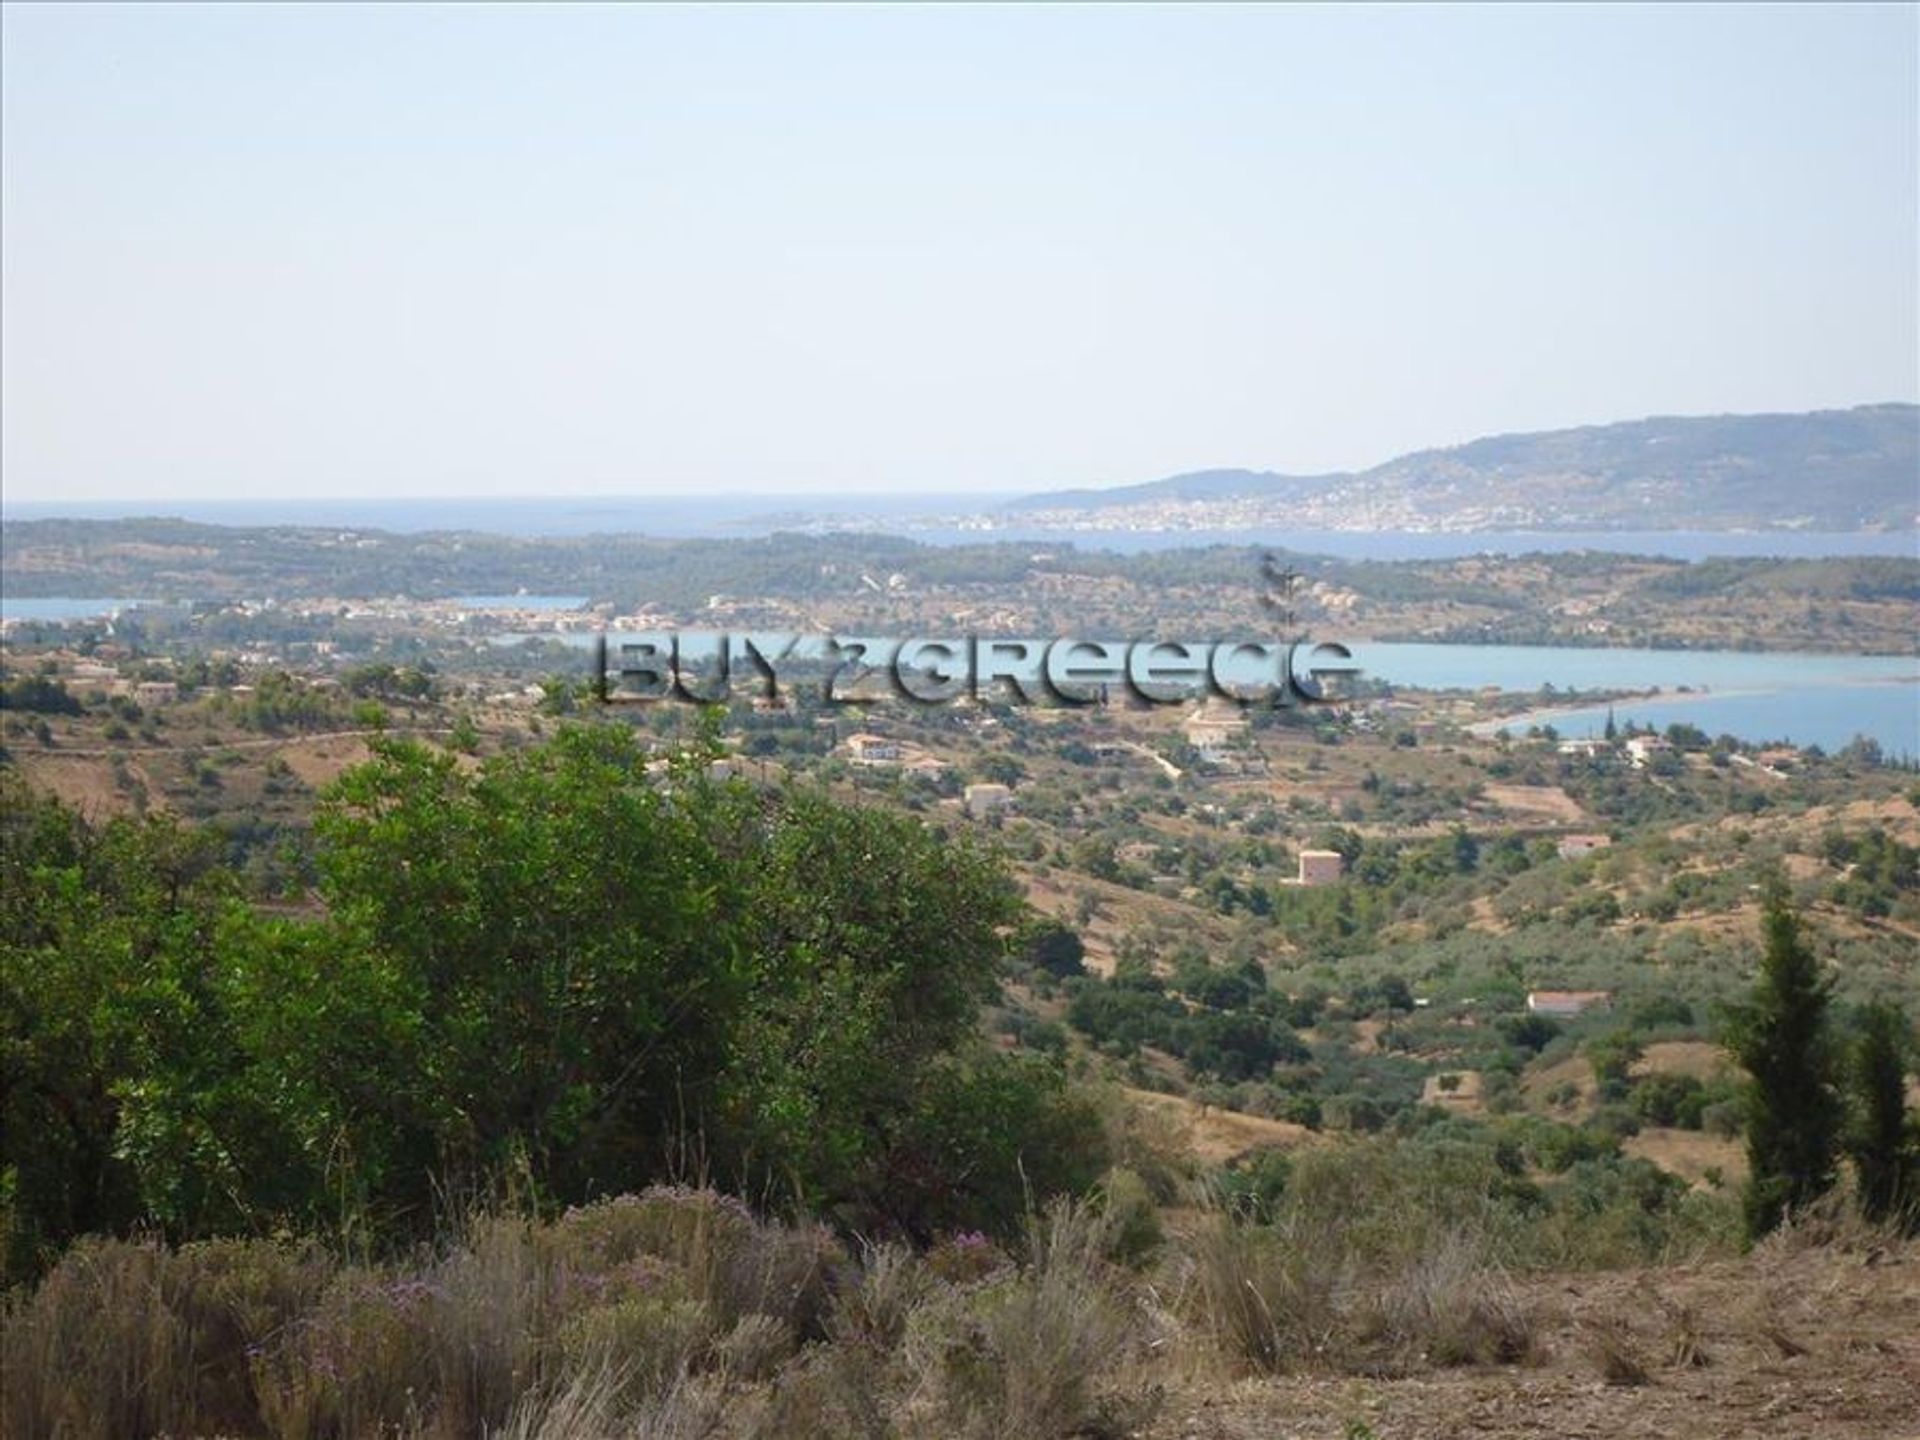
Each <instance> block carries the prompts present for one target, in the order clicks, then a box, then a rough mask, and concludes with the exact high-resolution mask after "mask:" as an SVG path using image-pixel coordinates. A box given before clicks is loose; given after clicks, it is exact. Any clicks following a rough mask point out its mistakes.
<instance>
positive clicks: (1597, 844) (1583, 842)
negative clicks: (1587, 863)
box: [1554, 835, 1613, 860]
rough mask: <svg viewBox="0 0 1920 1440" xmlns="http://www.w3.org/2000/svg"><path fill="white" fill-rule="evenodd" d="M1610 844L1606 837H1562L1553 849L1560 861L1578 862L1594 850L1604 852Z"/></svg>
mask: <svg viewBox="0 0 1920 1440" xmlns="http://www.w3.org/2000/svg"><path fill="white" fill-rule="evenodd" d="M1611 844H1613V840H1612V839H1611V837H1609V836H1606V835H1562V836H1561V837H1560V843H1559V844H1558V845H1556V846H1555V847H1554V849H1555V850H1557V851H1558V852H1559V854H1560V858H1561V859H1562V860H1580V859H1583V858H1585V857H1586V856H1588V855H1591V854H1593V852H1594V851H1596V850H1605V849H1606V848H1607V847H1608V846H1609V845H1611Z"/></svg>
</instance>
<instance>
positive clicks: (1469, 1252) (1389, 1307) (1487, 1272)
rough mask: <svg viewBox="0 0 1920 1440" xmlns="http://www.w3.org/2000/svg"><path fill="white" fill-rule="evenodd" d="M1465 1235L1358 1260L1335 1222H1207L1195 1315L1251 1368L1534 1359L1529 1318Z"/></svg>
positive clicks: (1353, 1368) (1446, 1235)
mask: <svg viewBox="0 0 1920 1440" xmlns="http://www.w3.org/2000/svg"><path fill="white" fill-rule="evenodd" d="M1486 1248H1487V1247H1486V1245H1485V1242H1484V1240H1482V1239H1481V1238H1480V1237H1478V1236H1477V1235H1475V1234H1474V1233H1472V1232H1471V1231H1467V1230H1453V1231H1445V1232H1440V1233H1439V1234H1436V1235H1434V1236H1433V1237H1431V1238H1430V1239H1429V1240H1428V1241H1427V1242H1426V1243H1425V1244H1424V1245H1421V1246H1418V1247H1413V1248H1411V1249H1401V1248H1398V1247H1396V1248H1395V1249H1394V1250H1393V1251H1391V1252H1389V1253H1388V1254H1386V1255H1379V1254H1373V1253H1369V1250H1370V1247H1369V1245H1368V1244H1367V1243H1366V1242H1365V1240H1364V1238H1363V1237H1361V1236H1356V1235H1354V1234H1350V1233H1346V1232H1343V1230H1342V1229H1341V1228H1340V1227H1339V1226H1338V1225H1331V1226H1329V1225H1305V1224H1300V1223H1289V1222H1285V1221H1283V1222H1282V1223H1281V1224H1278V1225H1275V1226H1254V1225H1245V1224H1240V1223H1237V1222H1235V1221H1234V1220H1233V1219H1231V1218H1230V1217H1227V1216H1218V1217H1215V1218H1214V1219H1213V1220H1212V1222H1211V1223H1210V1224H1209V1225H1208V1226H1207V1227H1206V1228H1205V1229H1204V1230H1203V1231H1202V1232H1201V1233H1200V1235H1199V1236H1198V1237H1196V1240H1195V1243H1194V1244H1193V1246H1192V1247H1191V1252H1190V1253H1191V1256H1192V1267H1193V1269H1192V1286H1193V1289H1192V1293H1193V1297H1194V1308H1195V1310H1196V1311H1197V1314H1198V1316H1199V1319H1200V1322H1201V1324H1202V1326H1203V1328H1204V1329H1206V1330H1207V1331H1209V1332H1210V1333H1211V1334H1213V1335H1214V1336H1215V1337H1216V1339H1217V1340H1218V1342H1219V1343H1220V1345H1221V1347H1222V1348H1223V1349H1224V1350H1225V1351H1226V1352H1227V1353H1228V1354H1229V1355H1232V1356H1234V1357H1235V1358H1237V1359H1239V1360H1241V1361H1243V1362H1244V1363H1246V1364H1247V1365H1249V1366H1251V1367H1252V1368H1254V1369H1256V1370H1262V1371H1269V1372H1273V1371H1285V1370H1294V1369H1304V1368H1314V1367H1325V1368H1330V1369H1334V1370H1342V1371H1347V1372H1351V1373H1361V1374H1379V1373H1384V1372H1393V1371H1401V1370H1406V1369H1410V1368H1414V1367H1417V1366H1425V1365H1491V1364H1515V1363H1519V1362H1522V1361H1526V1360H1529V1359H1531V1358H1533V1357H1534V1355H1535V1353H1536V1351H1537V1348H1538V1342H1537V1338H1536V1330H1537V1326H1538V1322H1537V1317H1536V1316H1535V1314H1534V1313H1533V1311H1532V1309H1531V1308H1530V1307H1529V1306H1528V1305H1527V1304H1526V1303H1525V1302H1524V1301H1523V1300H1522V1298H1521V1296H1520V1293H1519V1291H1518V1290H1517V1289H1516V1288H1515V1287H1514V1285H1513V1284H1512V1283H1511V1282H1510V1281H1509V1280H1508V1278H1507V1276H1506V1273H1505V1272H1504V1271H1503V1270H1502V1269H1501V1268H1500V1267H1499V1266H1498V1265H1496V1264H1494V1263H1493V1262H1491V1261H1490V1260H1489V1259H1488V1258H1487V1254H1486Z"/></svg>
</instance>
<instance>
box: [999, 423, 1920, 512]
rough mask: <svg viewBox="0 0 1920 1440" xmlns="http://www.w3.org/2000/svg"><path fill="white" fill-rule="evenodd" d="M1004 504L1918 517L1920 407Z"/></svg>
mask: <svg viewBox="0 0 1920 1440" xmlns="http://www.w3.org/2000/svg"><path fill="white" fill-rule="evenodd" d="M1004 508H1005V509H1006V510H1009V511H1016V512H1019V513H1021V514H1022V515H1023V517H1027V518H1031V516H1032V515H1033V513H1034V512H1048V511H1053V512H1073V513H1075V514H1079V515H1082V516H1085V515H1088V514H1094V515H1104V516H1106V517H1107V518H1110V519H1111V520H1113V521H1115V522H1116V523H1123V524H1124V523H1129V522H1134V521H1138V522H1142V523H1144V521H1145V520H1146V519H1147V518H1148V517H1147V515H1146V513H1145V512H1149V511H1161V512H1164V511H1169V510H1172V511H1176V512H1180V513H1177V514H1175V515H1171V516H1169V515H1164V514H1163V515H1162V516H1161V517H1160V518H1161V519H1162V521H1167V520H1173V521H1176V522H1184V524H1183V525H1182V528H1203V525H1202V523H1201V522H1207V523H1206V524H1205V525H1204V528H1216V527H1219V528H1226V527H1231V526H1233V525H1239V524H1248V523H1254V524H1272V523H1296V524H1310V525H1314V526H1320V527H1325V528H1334V529H1375V528H1378V529H1391V528H1397V527H1405V526H1412V527H1414V528H1439V529H1525V528H1540V529H1548V530H1564V529H1578V528H1593V529H1743V528H1759V529H1831V530H1887V529H1898V530H1907V529H1913V528H1915V526H1916V521H1917V519H1920V405H1914V404H1909V403H1906V402H1901V401H1892V402H1884V403H1879V404H1871V405H1859V406H1854V407H1852V408H1850V409H1846V410H1812V411H1804V412H1772V413H1762V414H1727V415H1705V416H1683V415H1656V416H1649V417H1646V418H1644V419H1640V420H1622V421H1614V422H1610V423H1605V424H1597V425H1582V426H1574V427H1569V428H1566V429H1560V430H1542V431H1518V432H1510V433H1505V434H1498V435H1487V436H1480V437H1478V438H1475V439H1472V440H1467V441H1464V442H1462V443H1460V444H1457V445H1451V446H1441V447H1434V448H1430V449H1425V450H1415V451H1411V452H1409V453H1407V454H1404V455H1399V456H1396V457H1394V458H1392V459H1389V460H1386V461H1384V462H1382V463H1381V464H1378V465H1375V466H1373V467H1371V468H1369V469H1366V470H1358V471H1339V472H1334V473H1331V474H1318V475H1292V474H1287V473H1284V472H1279V471H1272V470H1251V469H1235V468H1230V467H1221V468H1214V469H1206V470H1194V471H1188V472H1184V473H1182V474H1178V475H1171V476H1167V477H1165V478H1164V479H1160V480H1149V481H1144V482H1141V483H1138V484H1130V485H1121V486H1114V487H1109V488H1086V489H1073V490H1058V491H1049V492H1044V493H1041V494H1036V495H1030V496H1025V497H1023V498H1021V499H1019V500H1017V501H1014V502H1012V503H1011V504H1010V505H1008V506H1006V507H1004ZM1215 512H1217V513H1215ZM1343 522H1344V523H1343Z"/></svg>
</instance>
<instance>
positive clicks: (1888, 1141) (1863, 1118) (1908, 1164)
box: [1847, 1001, 1920, 1223]
mask: <svg viewBox="0 0 1920 1440" xmlns="http://www.w3.org/2000/svg"><path fill="white" fill-rule="evenodd" d="M1855 1034H1856V1037H1857V1038H1856V1039H1855V1040H1854V1044H1853V1055H1852V1061H1853V1063H1852V1065H1851V1066H1850V1067H1849V1075H1848V1079H1849V1080H1850V1081H1851V1088H1852V1090H1853V1100H1854V1116H1853V1130H1852V1133H1851V1134H1850V1135H1849V1136H1848V1145H1847V1149H1848V1151H1849V1153H1850V1154H1851V1155H1852V1158H1853V1167H1854V1173H1855V1175H1856V1176H1857V1177H1858V1179H1859V1183H1860V1209H1861V1212H1862V1213H1863V1214H1865V1215H1866V1217H1867V1218H1868V1219H1869V1220H1889V1219H1894V1218H1895V1217H1899V1218H1901V1219H1904V1220H1906V1221H1907V1222H1909V1223H1911V1222H1913V1221H1914V1220H1916V1219H1920V1186H1917V1185H1916V1175H1915V1169H1916V1157H1915V1154H1914V1148H1915V1147H1914V1140H1913V1137H1912V1135H1911V1134H1910V1132H1909V1129H1908V1125H1907V1093H1906V1092H1907V1056H1908V1054H1909V1053H1910V1052H1911V1048H1912V1045H1913V1029H1912V1027H1911V1026H1910V1025H1909V1024H1908V1023H1907V1017H1906V1016H1905V1015H1904V1014H1902V1013H1901V1012H1900V1010H1899V1009H1898V1008H1896V1007H1895V1006H1893V1005H1890V1004H1888V1003H1887V1002H1885V1001H1880V1002H1878V1003H1876V1004H1872V1005H1868V1006H1865V1007H1863V1008H1862V1009H1861V1011H1860V1014H1859V1018H1858V1020H1857V1022H1856V1024H1855Z"/></svg>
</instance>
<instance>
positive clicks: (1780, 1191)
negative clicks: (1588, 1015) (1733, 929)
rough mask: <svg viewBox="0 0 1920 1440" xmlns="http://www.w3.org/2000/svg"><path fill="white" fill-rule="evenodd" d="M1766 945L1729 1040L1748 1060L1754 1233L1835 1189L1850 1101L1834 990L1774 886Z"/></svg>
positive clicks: (1749, 1208) (1749, 1218)
mask: <svg viewBox="0 0 1920 1440" xmlns="http://www.w3.org/2000/svg"><path fill="white" fill-rule="evenodd" d="M1762 928H1763V932H1764V935H1765V942H1766V943H1765V950H1764V952H1763V954H1762V956H1761V960H1760V976H1759V979H1758V980H1757V981H1756V982H1755V983H1754V988H1753V994H1752V997H1751V998H1750V999H1749V1000H1748V1001H1747V1003H1746V1004H1744V1005H1742V1006H1739V1007H1738V1008H1737V1009H1735V1011H1734V1012H1733V1014H1732V1017H1731V1021H1732V1023H1731V1025H1730V1026H1729V1032H1728V1037H1727V1038H1728V1048H1729V1049H1731V1050H1732V1051H1733V1054H1734V1056H1735V1058H1737V1059H1738V1060H1739V1062H1740V1063H1741V1065H1742V1066H1744V1067H1745V1068H1746V1071H1747V1074H1748V1076H1749V1077H1750V1078H1749V1082H1748V1086H1747V1097H1746V1101H1747V1103H1746V1109H1747V1163H1748V1175H1747V1188H1746V1194H1745V1197H1744V1199H1745V1209H1746V1222H1747V1234H1748V1235H1749V1236H1750V1237H1752V1238H1758V1237H1759V1236H1761V1235H1764V1234H1766V1233H1767V1232H1768V1231H1770V1230H1772V1229H1773V1228H1774V1227H1775V1226H1776V1225H1778V1224H1779V1223H1780V1221H1781V1219H1782V1218H1783V1217H1784V1216H1785V1215H1786V1214H1787V1213H1788V1212H1789V1211H1792V1210H1797V1209H1799V1208H1801V1207H1802V1206H1804V1205H1807V1204H1809V1203H1811V1202H1812V1201H1814V1200H1816V1199H1818V1198H1819V1197H1820V1196H1821V1195H1824V1194H1825V1193H1826V1192H1827V1191H1828V1190H1830V1189H1832V1188H1833V1182H1834V1179H1835V1172H1836V1155H1837V1153H1838V1149H1839V1138H1840V1123H1841V1107H1840V1097H1839V1094H1838V1092H1837V1090H1836V1089H1835V1085H1834V1078H1835V1074H1834V1072H1835V1065H1834V1058H1833V1049H1832V1042H1831V1038H1830V1036H1829V1034H1828V1028H1827V1012H1828V1009H1829V1006H1830V1005H1831V1002H1832V995H1831V988H1830V986H1829V984H1828V981H1827V979H1826V977H1825V976H1823V975H1822V974H1821V973H1820V962H1819V961H1818V960H1817V959H1815V957H1814V954H1813V952H1812V950H1810V949H1809V948H1808V946H1807V943H1806V939H1805V937H1804V936H1803V935H1802V934H1801V931H1800V923H1799V920H1798V918H1797V917H1796V916H1795V915H1794V913H1793V911H1792V909H1791V908H1790V907H1789V904H1788V900H1787V894H1786V889H1785V887H1784V886H1782V885H1779V884H1775V885H1773V886H1772V887H1770V888H1769V890H1768V892H1767V897H1766V908H1765V913H1764V920H1763V926H1762Z"/></svg>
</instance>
